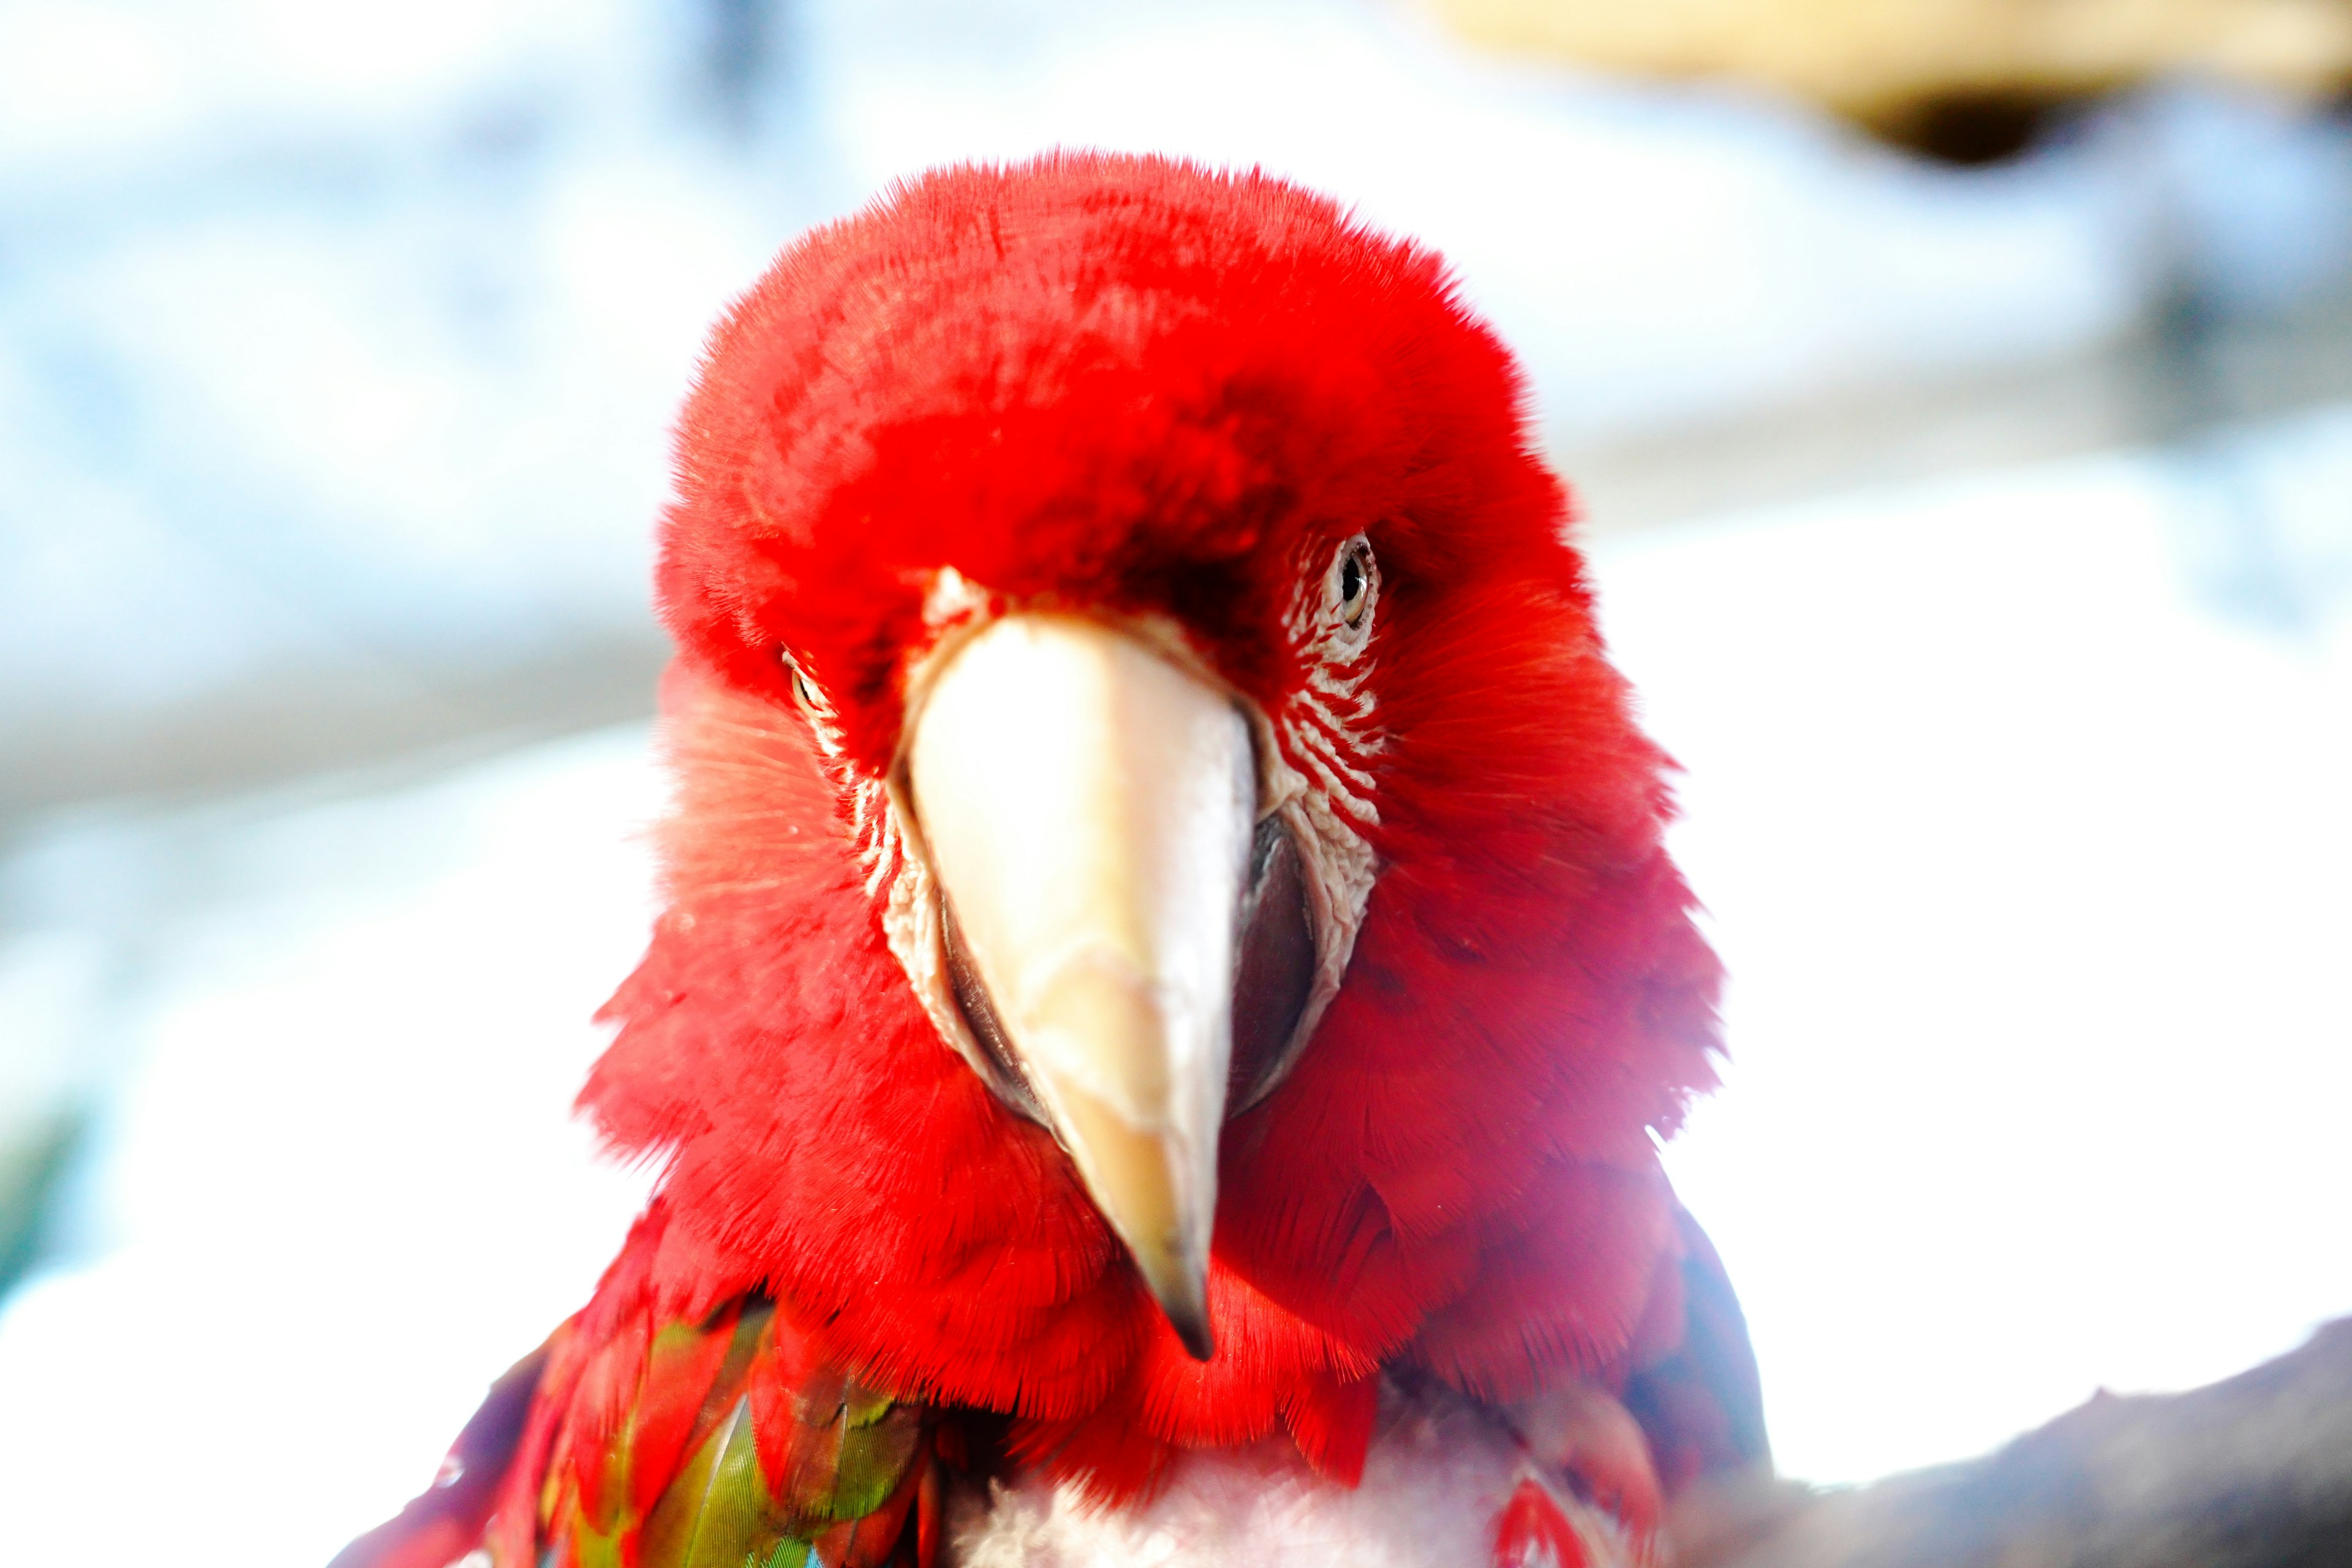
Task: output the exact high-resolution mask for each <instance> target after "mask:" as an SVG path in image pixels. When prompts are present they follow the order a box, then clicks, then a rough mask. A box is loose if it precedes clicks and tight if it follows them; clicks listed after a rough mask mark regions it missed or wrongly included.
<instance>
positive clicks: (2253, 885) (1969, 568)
mask: <svg viewBox="0 0 2352 1568" xmlns="http://www.w3.org/2000/svg"><path fill="white" fill-rule="evenodd" d="M2347 83H2352V0H1653V3H1651V4H1648V5H1641V6H1626V5H1604V4H1601V3H1599V0H1427V3H1425V4H1424V3H1409V0H1385V3H1384V0H1255V3H1253V4H1247V5H1243V4H1220V3H1217V0H1193V3H1190V4H1183V5H1178V4H1173V3H1158V0H1130V3H1123V4H1106V3H1100V0H1097V3H1094V4H1078V3H1076V0H971V3H967V4H950V3H946V0H866V3H863V4H859V3H856V0H418V3H415V4H411V5H404V6H396V7H356V6H340V5H310V4H299V3H295V0H209V3H205V4H198V3H194V0H0V1412H5V1421H0V1511H5V1514H6V1516H7V1517H8V1519H9V1520H10V1527H9V1529H10V1534H11V1538H12V1549H11V1552H10V1555H11V1556H12V1557H17V1556H21V1559H22V1560H23V1561H26V1562H44V1561H58V1562H62V1561H91V1560H105V1559H107V1558H110V1557H111V1556H113V1555H116V1554H118V1549H117V1548H116V1547H115V1546H113V1545H112V1544H111V1543H112V1542H117V1541H120V1542H123V1543H125V1545H124V1546H123V1547H122V1548H121V1549H120V1550H128V1543H131V1542H164V1541H168V1542H171V1543H172V1548H173V1552H174V1553H175V1557H176V1558H177V1559H180V1560H184V1561H187V1562H190V1563H214V1562H218V1563H237V1564H240V1565H247V1564H277V1563H285V1564H289V1565H294V1564H310V1563H319V1562H320V1561H323V1560H324V1558H325V1557H326V1556H328V1555H329V1554H330V1553H331V1552H332V1551H333V1550H334V1549H335V1548H336V1547H337V1546H338V1545H340V1544H341V1542H342V1541H343V1540H344V1539H345V1538H347V1537H348V1536H349V1535H351V1534H352V1533H353V1532H354V1531H357V1530H359V1529H361V1528H362V1527H364V1526H365V1525H367V1524H369V1523H371V1522H373V1521H374V1520H376V1519H378V1518H380V1517H382V1516H383V1515H384V1514H386V1513H388V1512H390V1511H391V1510H393V1509H394V1508H395V1507H396V1506H397V1505H398V1504H399V1502H400V1501H401V1500H403V1499H404V1498H405V1497H406V1496H407V1495H408V1494H410V1493H411V1492H413V1491H414V1490H415V1489H417V1488H418V1487H420V1486H421V1485H422V1484H423V1483H424V1482H425V1480H427V1479H429V1477H430V1475H431V1473H432V1468H433V1465H434V1462H435V1460H436V1458H438V1456H439V1454H440V1451H441V1449H442V1447H444V1445H445V1444H446V1441H447V1439H448V1437H449V1436H451V1435H452V1434H453V1433H454V1432H455V1430H456V1428H457V1426H458V1425H459V1424H460V1423H461V1422H462V1421H463V1419H464V1417H465V1415H467V1412H468V1411H469V1410H470V1409H471V1407H472V1405H473V1403H474V1401H475V1400H476V1398H477V1397H478V1394H479V1393H480V1391H481V1390H482V1388H483V1386H484V1385H485V1384H487V1382H488V1379H489V1378H490V1377H492V1376H493V1375H495V1374H496V1373H498V1372H499V1370H501V1369H502V1368H503V1367H504V1366H505V1365H506V1364H507V1363H508V1362H509V1360H511V1359H512V1358H513V1357H514V1356H515V1355H516V1354H518V1353H519V1352H521V1351H522V1350H524V1349H526V1348H528V1347H529V1346H530V1345H531V1344H533V1343H535V1342H537V1341H538V1339H539V1338H540V1337H541V1335H542V1334H543V1333H544V1332H545V1331H546V1329H547V1328H548V1327H549V1326H550V1325H551V1323H553V1322H554V1321H556V1320H557V1319H558V1318H560V1317H561V1316H562V1315H563V1314H564V1313H566V1312H568V1311H569V1310H571V1309H572V1307H573V1306H575V1305H576V1304H577V1302H578V1301H579V1300H580V1299H581V1298H582V1297H583V1294H584V1293H585V1291H586V1290H587V1289H588V1287H589V1286H590V1284H591V1283H592V1282H593V1279H594V1276H595V1274H596V1272H597V1270H598V1269H599V1268H600V1267H601V1265H602V1264H603V1262H604V1259H605V1258H607V1257H608V1256H609V1254H610V1252H611V1251H612V1249H613V1247H614V1246H615V1245H616V1244H617V1241H618V1239H619V1237H620V1234H621V1231H622V1228H623V1227H624V1226H625V1223H626V1221H627V1218H628V1216H629V1215H630V1214H631V1213H632V1212H633V1210H634V1208H635V1205H636V1204H637V1202H638V1201H639V1200H640V1198H641V1197H642V1193H643V1183H644V1176H643V1173H633V1172H628V1171H620V1170H614V1169H611V1168H608V1167H605V1166H603V1165H600V1164H598V1163H595V1161H594V1160H593V1157H592V1153H591V1151H590V1149H589V1145H588V1142H587V1139H586V1137H585V1135H584V1134H583V1132H582V1131H580V1130H579V1129H578V1128H577V1127H575V1126H573V1125H572V1123H571V1122H570V1121H569V1120H568V1114H567V1111H568V1103H569V1100H570V1097H571V1094H572V1090H573V1089H574V1087H575V1086H576V1084H577V1082H578V1079H579V1077H580V1075H581V1073H582V1071H583V1068H585V1066H586V1064H587V1062H588V1061H589V1060H590V1058H592V1057H593V1054H594V1052H595V1050H596V1049H597V1048H598V1047H599V1045H600V1043H601V1037H600V1034H599V1032H598V1031H597V1030H596V1029H595V1028H593V1026H591V1025H590V1024H589V1022H588V1016H589V1014H590V1013H591V1012H592V1011H593V1008H594V1007H595V1005H597V1003H598V1002H599V1001H601V1000H602V998H603V997H604V994H606V993H607V992H608V991H609V989H610V988H611V987H612V986H613V984H615V983H616V982H617V981H618V979H619V978H620V977H621V976H622V975H623V973H625V971H626V968H627V966H628V965H629V963H631V962H632V960H633V959H634V957H635V952H636V950H637V948H638V946H639V944H640V943H641V942H642V940H643V936H644V932H645V929H646V921H647V920H648V918H649V914H650V909H651V903H650V893H649V870H648V865H647V861H646V850H645V847H644V844H643V841H642V830H643V827H644V825H645V824H646V822H647V821H648V820H650V819H651V818H652V817H653V816H656V814H657V813H658V811H659V810H660V804H661V788H662V786H661V783H660V780H659V778H658V776H657V774H656V771H655V770H654V768H653V766H652V763H651V762H650V759H649V756H648V726H647V718H648V715H649V713H650V711H651V706H652V693H653V682H654V679H655V677H656V672H657V670H658V668H659V666H660V663H661V660H662V658H663V641H662V638H661V636H660V634H659V632H658V630H657V628H656V626H655V625H654V624H653V622H652V620H651V618H650V616H649V614H648V611H647V607H646V571H647V566H648V559H649V557H648V538H649V527H650V524H651V521H652V519H653V517H654V514H655V511H656V508H657V507H658V505H659V503H660V501H661V499H662V497H663V494H664V489H665V486H666V483H667V473H666V463H667V422H668V419H669V417H670V416H671V414H672V411H673V409H674V408H675V406H676V404H677V399H678V397H679V395H680V394H681V392H682V390H683V388H684V385H685V383H686V381H687V378H688V374H690V372H691V369H692V366H693V363H694V359H695V355H696V353H697V350H698V343H699V340H700V335H701V333H702V331H703V330H704V329H705V327H706V326H707V324H708V323H709V321H710V320H711V319H712V317H713V316H714V315H715V314H716V312H717V311H718V310H719V307H720V306H721V305H722V304H723V303H724V302H725V301H726V300H728V299H729V298H730V296H731V295H732V294H733V293H734V292H735V291H737V290H739V289H741V288H743V287H745V286H746V285H747V284H748V283H749V282H750V281H751V279H752V278H753V277H754V276H756V274H757V273H758V271H759V269H760V268H761V267H762V266H763V265H764V264H765V263H766V261H767V260H768V258H770V257H771V256H772V254H773V253H774V251H775V250H776V248H777V247H779V246H781V245H782V244H783V243H784V242H785V241H786V240H788V239H789V238H791V237H792V236H793V234H794V233H796V232H797V231H798V230H799V229H801V228H802V227H803V226H806V225H808V224H810V223H813V222H816V221H819V220H822V219H824V218H827V217H831V216H837V215H840V214H843V213H845V212H849V211H851V210H854V209H855V208H856V206H857V205H860V204H861V203H863V202H865V201H866V200H868V199H870V198H871V197H872V196H873V195H874V194H875V193H876V192H877V191H878V190H879V189H881V188H882V187H883V186H884V185H886V184H887V182H889V181H890V180H892V179H894V178H897V177H899V176H902V175H904V174H909V173H912V172H914V171H917V170H919V169H921V168H923V167H924V166H926V165H929V164H931V163H938V162H940V161H944V160H949V159H955V158H970V157H1013V156H1017V155H1021V154H1025V153H1031V152H1034V151H1036V150H1039V149H1042V148H1045V147H1047V146H1050V145H1055V144H1057V143H1058V144H1093V145H1101V146H1109V147H1118V148H1131V149H1153V150H1161V151H1168V152H1177V153H1191V154H1193V155H1196V156H1198V157H1201V158H1203V159H1206V160H1210V161H1213V162H1215V163H1233V164H1250V163H1258V164H1263V165H1265V166H1266V167H1268V168H1270V169H1273V170H1275V171H1277V172H1279V173H1282V174H1287V175H1291V176H1295V177H1297V178H1299V179H1302V180H1304V181H1307V182H1308V183H1311V184H1316V185H1318V186H1321V187H1323V188H1325V189H1327V190H1329V191H1331V192H1332V193H1334V194H1336V195H1339V196H1341V197H1342V198H1343V199H1345V200H1347V201H1349V202H1350V203H1353V204H1355V205H1357V206H1358V208H1359V209H1360V211H1361V212H1362V213H1363V214H1364V215H1365V216H1368V217H1370V218H1371V219H1373V220H1375V221H1377V222H1379V223H1381V224H1383V225H1386V226H1392V227H1395V228H1399V229H1402V230H1405V231H1409V232H1411V233H1412V234H1415V235H1417V236H1419V237H1423V238H1424V239H1426V240H1428V241H1430V242H1432V243H1433V244H1434V245H1436V246H1438V247H1440V248H1442V249H1443V250H1444V252H1445V253H1446V254H1447V255H1448V256H1449V257H1450V258H1452V259H1453V261H1454V263H1455V265H1456V266H1457V268H1459V271H1460V273H1461V276H1462V279H1463V280H1464V285H1465V289H1466V292H1467V294H1468V296H1469V298H1470V299H1471V300H1473V301H1474V302H1475V304H1476V305H1477V307H1478V308H1480V309H1481V310H1484V311H1486V313H1488V314H1489V315H1490V316H1491V317H1492V319H1493V320H1494V321H1496V323H1497V324H1498V325H1499V327H1500V328H1501V330H1502V331H1503V332H1504V333H1505V335H1506V336H1507V338H1508V339H1509V340H1510V341H1511V342H1513V343H1514V344H1515V345H1516V346H1517V348H1518V350H1519V351H1520V352H1521V353H1522V354H1523V355H1524V356H1525V359H1526V362H1527V364H1528V370H1529V372H1530V374H1531V377H1532V381H1533V386H1534V396H1535V405H1536V408H1537V412H1538V419H1539V422H1540V428H1541V431H1542V435H1543V437H1544V439H1545V440H1546V441H1547V442H1548V443H1549V447H1550V448H1551V450H1552V452H1553V455H1554V457H1555V458H1556V459H1557V461H1558V463H1559V466H1560V467H1561V468H1562V469H1563V471H1564V472H1565V473H1566V474H1567V475H1568V476H1569V477H1570V479H1571V480H1572V481H1573V482H1574V483H1575V484H1576V485H1577V486H1578V487H1579V489H1580V492H1581V495H1582V498H1583V504H1584V510H1585V521H1584V529H1585V539H1586V542H1587V544H1588V546H1589V548H1590V550H1591V554H1592V557H1593V560H1594V563H1595V570H1596V574H1597V576H1598V579H1599V582H1600V585H1601V593H1602V595H1603V605H1604V613H1605V616H1606V620H1607V626H1608V629H1609V632H1610V636H1611V637H1612V642H1613V644H1614V646H1615V647H1616V649H1617V652H1618V654H1619V656H1620V658H1621V659H1622V662H1623V664H1624V665H1625V666H1626V668H1627V669H1628V670H1629V672H1630V673H1631V674H1632V675H1633V678H1634V679H1635V681H1636V682H1637V684H1639V686H1640V687H1641V688H1642V690H1643V698H1644V702H1645V711H1646V714H1647V717H1648V721H1649V722H1650V724H1651V725H1652V727H1653V729H1654V731H1656V733H1657V734H1658V735H1659V736H1660V737H1661V738H1662V739H1663V740H1664V742H1665V743H1666V745H1667V746H1668V747H1669V748H1670V749H1671V750H1672V751H1674V752H1675V753H1676V755H1677V756H1678V757H1679V758H1680V760H1681V761H1682V763H1684V764H1685V767H1686V769H1687V770H1688V772H1687V775H1686V778H1685V782H1684V800H1685V811H1686V815H1685V821H1684V822H1683V823H1682V825H1681V826H1680V827H1679V828H1678V830H1677V832H1678V839H1677V849H1678V853H1679V854H1680V855H1681V857H1682V858H1683V860H1684V863H1685V866H1686V868H1688V870H1689V871H1690V874H1691V876H1692V879H1693V881H1694V882H1695V884H1696V887H1697V889H1698V891H1699V893H1700V895H1701V897H1702V898H1703V899H1704V900H1706V903H1707V905H1708V907H1709V910H1710V920H1711V929H1712V931H1713V934H1714V936H1715V938H1716V940H1717V942H1718V944H1719V946H1720V947H1721V949H1722V951H1723V952H1724V954H1725V956H1726V958H1727V961H1728V962H1729V964H1730V967H1731V971H1732V975H1733V983H1732V989H1731V992H1730V995H1729V1002H1728V1008H1727V1016H1728V1033H1729V1038H1730V1042H1731V1048H1732V1052H1733V1065H1732V1067H1731V1068H1730V1069H1729V1071H1728V1073H1727V1085H1726V1088H1725V1089H1724V1090H1723V1091H1722V1093H1721V1094H1720V1095H1719V1096H1718V1097H1717V1099H1716V1100H1714V1101H1713V1102H1711V1103H1710V1104H1708V1105H1707V1106H1706V1108H1705V1109H1704V1110H1701V1111H1700V1112H1699V1114H1698V1115H1697V1116H1696V1119H1695V1121H1694V1122H1693V1124H1692V1126H1691V1127H1690V1129H1689V1131H1688V1132H1687V1133H1686V1134H1685V1137H1684V1139H1683V1140H1682V1141H1681V1142H1679V1143H1677V1144H1676V1145H1675V1148H1674V1149H1673V1150H1672V1151H1671V1152H1670V1155H1669V1158H1670V1160H1671V1161H1672V1163H1673V1168H1674V1171H1675V1177H1676V1180H1677V1182H1678V1184H1679V1185H1680V1186H1681V1188H1682V1190H1683V1192H1684V1194H1685V1198H1686V1200H1687V1201H1688V1202H1689V1203H1690V1205H1691V1206H1692V1207H1693V1208H1694V1209H1695V1210H1696V1212H1697V1214H1698V1215H1699V1216H1700V1217H1701V1219H1702V1220H1703V1221H1704V1222H1705V1223H1706V1225H1707V1226H1709V1227H1710V1228H1711V1229H1712V1230H1713V1231H1714V1233H1715V1235H1716V1237H1717V1240H1718V1242H1719V1244H1720V1246H1721V1248H1722V1250H1723V1252H1724V1254H1725V1256H1726V1258H1727V1261H1728V1262H1729V1265H1730V1267H1731V1268H1732V1271H1733V1275H1734V1278H1735V1279H1737V1280H1738V1283H1739V1285H1740V1288H1741V1289H1742V1291H1743V1293H1744V1295H1745V1297H1746V1299H1747V1304H1748V1311H1749V1314H1750V1319H1751V1322H1752V1325H1753V1328H1754V1331H1755V1335H1756V1341H1757V1344H1758V1348H1759V1353H1760V1355H1761V1358H1762V1362H1763V1371H1764V1377H1765V1388H1766V1396H1767V1401H1768V1407H1769V1417H1770V1420H1771V1425H1772V1430H1773V1436H1774V1438H1775V1441H1776V1444H1777V1446H1778V1448H1779V1453H1780V1459H1781V1462H1782V1465H1783V1467H1784V1468H1786V1469H1787V1470H1789V1471H1790V1473H1793V1474H1796V1475H1799V1476H1803V1477H1807V1478H1811V1479H1817V1480H1825V1481H1837V1480H1852V1479H1864V1478H1868V1477H1872V1476H1875V1475H1879V1474H1883V1473H1885V1472H1887V1471H1890V1470H1893V1469H1897V1468H1906V1467H1910V1466H1916V1465H1920V1464H1925V1463H1929V1462H1933V1461H1937V1460H1941V1459H1946V1458H1958V1457H1960V1456H1963V1455H1966V1454H1969V1453H1972V1452H1975V1451H1978V1450H1980V1449H1982V1448H1985V1447H1989V1446H1991V1445H1993V1444H1996V1443H1998V1442H2000V1440H2002V1439H2003V1438H2005V1437H2007V1436H2010V1435H2011V1434H2013V1433H2015V1432H2017V1431H2019V1430H2021V1429H2023V1428H2025V1427H2028V1426H2033V1425H2036V1424H2038V1423H2040V1422H2041V1421H2042V1420H2045V1419H2047V1418H2048V1417H2050V1416H2051V1415H2054V1414H2056V1413H2057V1412H2058V1411H2060V1410H2062V1409H2063V1408H2065V1407H2066V1406H2068V1405H2072V1404H2074V1403H2075V1402H2077V1401H2079V1400H2080V1399H2082V1398H2083V1397H2084V1396H2085V1395H2087V1394H2089V1393H2090V1392H2091V1390H2092V1389H2093V1387H2094V1386H2095V1385H2098V1384H2107V1385H2110V1386H2114V1387H2116V1388H2119V1389H2121V1388H2128V1389H2143V1388H2169V1387H2182V1386H2187V1385H2189V1384H2196V1383H2200V1382H2204V1381H2208V1380H2210V1379H2212V1378H2215V1377H2218V1376H2221V1375H2224V1374H2226V1373H2230V1372H2232V1371H2234V1370H2237V1369H2239V1368H2241V1367H2242V1366H2245V1365H2247V1364H2250V1363H2252V1362H2254V1361H2257V1360H2259V1359H2262V1358H2263V1357H2264V1356H2267V1355H2270V1354H2273V1353H2276V1352H2281V1351H2284V1350H2285V1349H2287V1348H2289V1347H2290V1346H2291V1345H2293V1344H2294V1342H2297V1341H2298V1340H2299V1339H2300V1338H2301V1337H2302V1335H2303V1334H2304V1333H2305V1331H2307V1330H2308V1329H2309V1328H2310V1327H2311V1326H2312V1325H2313V1324H2314V1323H2315V1322H2316V1321H2320V1320H2322V1319H2324V1318H2326V1317H2330V1316H2334V1315H2338V1314H2341V1313H2344V1312H2346V1311H2352V1247H2347V1244H2346V1241H2345V1237H2346V1236H2347V1233H2352V1216H2347V1206H2352V1205H2347V1198H2352V1136H2347V1131H2346V1123H2347V1104H2352V999H2348V998H2347V981H2352V810H2347V803H2352V114H2347V109H2346V107H2345V105H2346V102H2347V100H2346V98H2345V97H2344V93H2345V90H2346V88H2347ZM98 1542H107V1543H109V1544H107V1545H104V1546H100V1545H98V1544H96V1543H98Z"/></svg>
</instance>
